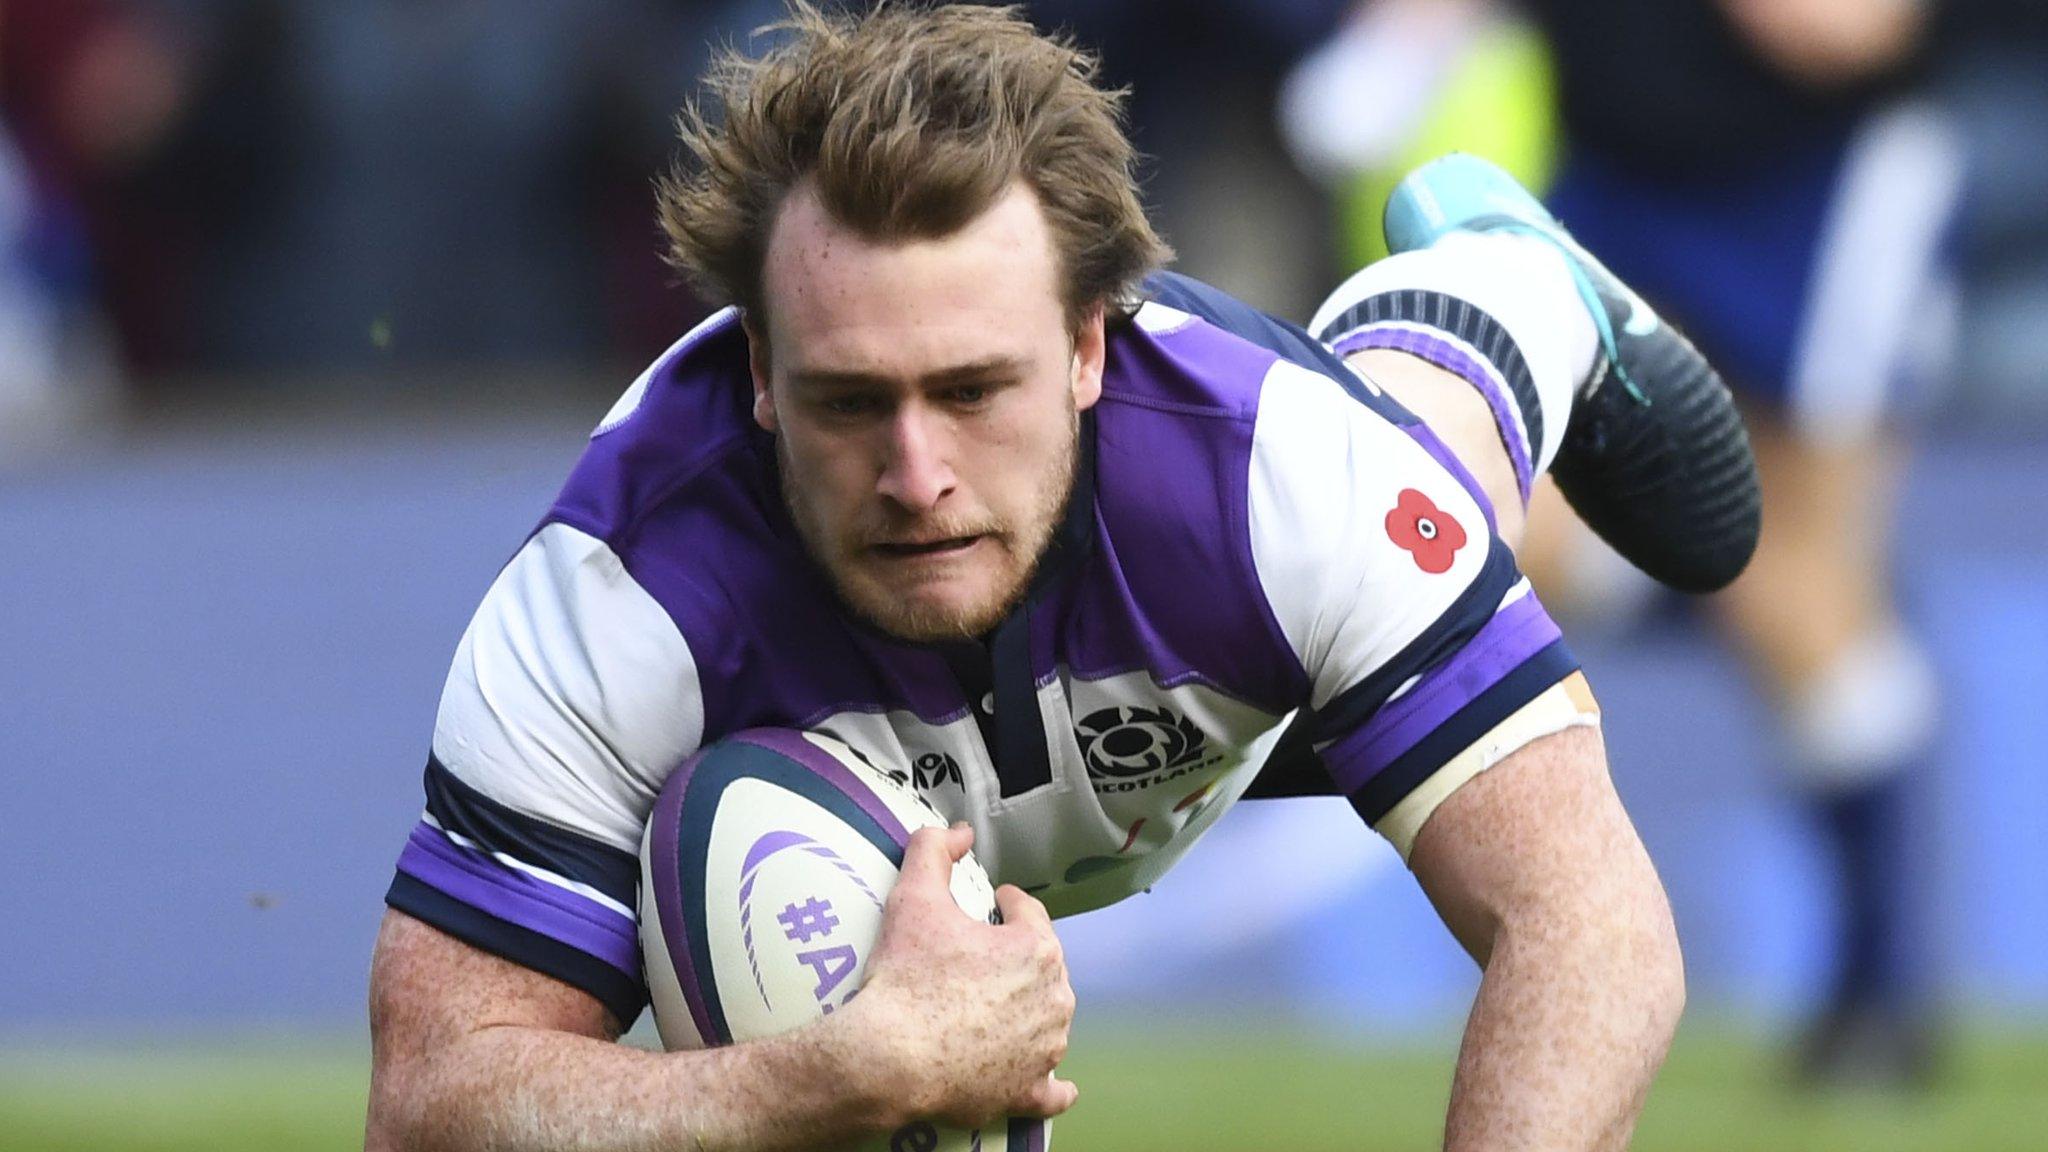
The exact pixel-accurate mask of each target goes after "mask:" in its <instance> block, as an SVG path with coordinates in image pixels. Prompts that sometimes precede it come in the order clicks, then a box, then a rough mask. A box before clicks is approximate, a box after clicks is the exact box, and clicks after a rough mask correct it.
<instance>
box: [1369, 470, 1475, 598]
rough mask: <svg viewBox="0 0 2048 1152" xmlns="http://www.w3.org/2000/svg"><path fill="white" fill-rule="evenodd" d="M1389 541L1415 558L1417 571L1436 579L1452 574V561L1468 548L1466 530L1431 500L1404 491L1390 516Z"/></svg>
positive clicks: (1388, 518)
mask: <svg viewBox="0 0 2048 1152" xmlns="http://www.w3.org/2000/svg"><path fill="white" fill-rule="evenodd" d="M1387 537H1388V538H1389V539H1391V540H1392V541H1393V542H1394V543H1395V545H1396V546H1398V547H1401V548H1404V549H1406V550H1407V552H1408V554H1409V555H1411V556H1413V557H1415V566H1416V567H1418V568H1420V569H1422V570H1423V571H1424V572H1427V573H1429V574H1431V575H1433V576H1434V575H1441V574H1443V573H1445V572H1449V571H1450V570H1451V561H1452V560H1453V559H1455V558H1456V557H1457V555H1458V549H1460V548H1463V547H1464V546H1465V526H1464V525H1462V524H1460V523H1458V522H1457V521H1456V520H1455V519H1453V518H1452V517H1451V514H1450V513H1449V512H1446V511H1444V510H1443V509H1441V508H1439V507H1437V506H1436V504H1435V502H1434V501H1432V500H1430V498H1429V497H1427V496H1424V495H1423V494H1422V493H1420V492H1417V491H1416V490H1415V489H1413V488H1403V489H1401V498H1400V499H1399V500H1398V501H1397V502H1396V503H1395V504H1394V510H1393V511H1391V512H1389V513H1387Z"/></svg>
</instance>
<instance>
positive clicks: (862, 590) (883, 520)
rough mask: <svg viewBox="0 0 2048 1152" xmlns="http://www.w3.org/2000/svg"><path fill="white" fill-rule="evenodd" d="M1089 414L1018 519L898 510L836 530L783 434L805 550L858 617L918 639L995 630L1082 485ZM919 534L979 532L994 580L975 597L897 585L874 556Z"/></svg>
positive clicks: (790, 494)
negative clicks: (928, 593)
mask: <svg viewBox="0 0 2048 1152" xmlns="http://www.w3.org/2000/svg"><path fill="white" fill-rule="evenodd" d="M1080 439H1081V414H1080V412H1079V410H1078V409H1077V410H1074V411H1073V412H1072V413H1071V415H1070V420H1069V424H1068V431H1067V436H1066V438H1065V440H1064V441H1063V442H1062V444H1061V448H1060V451H1059V452H1058V454H1057V455H1056V456H1055V457H1054V459H1053V460H1051V461H1050V462H1049V463H1048V465H1047V467H1046V469H1045V471H1044V472H1043V473H1042V474H1041V475H1040V477H1039V482H1038V484H1037V485H1036V487H1035V488H1034V490H1033V491H1032V493H1031V495H1030V497H1029V499H1028V501H1027V502H1026V504H1025V506H1024V508H1023V509H1022V510H1021V511H1020V512H1019V514H1018V515H1017V517H1016V518H1015V519H1014V521H1005V520H1004V519H1003V518H1002V517H1001V516H999V515H997V514H996V513H994V512H990V513H988V514H986V515H984V516H981V517H978V518H975V519H972V520H957V521H956V520H952V519H949V518H946V517H943V516H940V517H924V518H919V517H913V516H908V515H897V516H891V515H889V514H888V512H887V511H886V510H883V511H880V512H877V513H875V514H872V515H869V516H866V517H864V518H863V519H862V520H860V521H859V522H857V523H855V524H853V525H851V526H849V527H848V528H846V529H844V530H842V531H840V532H838V533H837V534H836V535H835V533H833V532H832V530H831V529H830V528H829V527H828V526H827V525H825V524H824V523H823V522H822V520H821V519H820V517H819V516H818V515H817V514H816V509H815V508H814V507H813V506H812V504H811V502H810V501H809V499H808V498H807V496H806V494H805V492H804V491H803V487H802V485H801V484H799V483H798V482H797V480H796V478H795V477H796V470H795V469H794V468H793V467H791V463H792V462H791V460H790V457H789V453H788V445H787V441H786V439H785V438H784V437H781V436H778V437H776V439H775V457H776V462H777V464H778V465H779V466H780V468H779V471H780V472H781V488H782V502H783V505H784V506H785V507H786V508H788V510H789V518H790V521H791V523H793V524H794V525H795V526H796V531H797V536H798V538H799V539H800V540H801V541H802V542H803V546H804V550H805V551H806V552H808V553H809V554H810V556H811V559H812V560H813V561H815V562H816V563H817V564H818V566H819V567H820V568H822V569H823V570H824V572H825V575H826V577H827V579H828V580H830V582H831V584H832V590H833V592H834V593H835V594H837V596H838V597H839V601H840V604H841V605H842V606H843V607H844V608H845V609H846V610H847V611H848V612H849V613H851V614H852V615H853V616H855V617H857V618H858V619H860V620H862V621H864V622H865V623H867V624H869V625H871V626H872V627H874V628H877V629H879V630H880V631H882V632H883V633H886V634H887V635H889V636H891V637H894V638H896V639H898V640H906V641H909V642H911V643H914V644H936V643H944V642H947V641H961V640H974V639H977V638H979V637H981V636H983V635H986V634H987V633H989V632H990V631H992V630H994V628H995V626H996V625H997V624H1000V623H1002V621H1003V618H1004V617H1006V616H1008V615H1009V614H1010V612H1011V611H1012V610H1013V609H1015V608H1016V607H1017V605H1018V604H1019V603H1021V602H1022V601H1023V599H1024V596H1025V594H1026V593H1027V592H1028V591H1029V590H1030V588H1031V584H1032V580H1033V578H1034V577H1035V576H1036V575H1037V573H1038V569H1039V567H1040V565H1041V564H1042V563H1043V561H1044V559H1045V554H1046V552H1047V551H1048V550H1049V549H1050V548H1051V546H1052V538H1053V533H1054V532H1055V530H1057V529H1058V527H1059V524H1060V521H1061V519H1062V518H1063V516H1064V513H1065V511H1066V506H1067V501H1068V499H1069V498H1070V497H1071V496H1072V495H1073V491H1074V466H1075V461H1076V460H1077V459H1078V457H1079V454H1080ZM904 535H915V536H916V537H918V538H920V539H955V538H961V537H968V536H979V537H982V538H983V540H984V541H985V542H986V543H987V544H989V545H990V546H992V547H994V548H995V549H996V553H997V555H996V562H995V564H994V565H993V567H992V569H991V568H987V567H985V568H984V570H985V571H990V576H989V578H988V586H987V587H985V588H983V589H982V590H981V592H980V593H979V594H978V595H976V596H975V597H974V598H972V599H971V600H967V601H964V602H953V603H935V602H932V601H930V600H928V599H925V598H921V597H919V596H917V595H915V594H914V593H915V589H914V588H912V589H905V588H902V587H890V586H889V582H888V581H886V580H885V579H883V578H882V577H881V576H880V575H879V574H878V573H876V572H874V571H873V569H872V568H870V567H869V564H871V563H872V561H870V560H869V559H868V558H869V557H871V556H872V554H873V553H872V548H873V546H874V545H875V544H876V543H877V542H879V541H884V540H890V539H898V538H901V537H902V536H904Z"/></svg>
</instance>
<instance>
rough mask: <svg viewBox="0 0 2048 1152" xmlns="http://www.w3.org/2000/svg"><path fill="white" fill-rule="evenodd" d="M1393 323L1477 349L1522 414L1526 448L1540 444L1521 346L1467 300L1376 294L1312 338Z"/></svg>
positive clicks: (1538, 410)
mask: <svg viewBox="0 0 2048 1152" xmlns="http://www.w3.org/2000/svg"><path fill="white" fill-rule="evenodd" d="M1396 321H1402V322H1407V323H1410V324H1420V325H1423V326H1425V327H1429V328H1434V329H1436V330H1437V331H1439V332H1448V333H1450V334H1451V335H1453V336H1456V337H1457V338H1458V339H1460V340H1463V341H1464V342H1465V343H1467V344H1470V345H1471V346H1472V347H1473V348H1475V349H1478V351H1479V354H1480V355H1481V356H1484V357H1485V358H1486V359H1487V361H1488V362H1489V363H1491V364H1492V365H1493V366H1494V367H1495V368H1497V369H1499V371H1500V374H1501V377H1502V378H1503V379H1505V380H1506V381H1507V382H1508V388H1509V390H1510V391H1512V392H1513V393H1514V394H1515V405H1516V406H1517V407H1518V408H1520V409H1521V411H1522V423H1523V425H1524V426H1525V427H1526V428H1527V429H1528V432H1529V443H1530V444H1531V445H1532V446H1540V445H1541V444H1542V443H1543V405H1542V404H1541V403H1540V402H1539V401H1538V400H1537V397H1536V377H1535V375H1534V374H1533V373H1531V372H1530V371H1529V362H1528V360H1526V359H1524V358H1523V356H1522V350H1521V348H1520V347H1518V346H1517V345H1516V344H1515V339H1514V337H1512V336H1510V335H1508V330H1507V328H1506V327H1505V326H1503V325H1502V324H1501V322H1500V321H1498V320H1495V319H1494V318H1493V317H1492V316H1490V315H1488V314H1487V313H1486V312H1484V311H1482V310H1481V309H1479V308H1476V307H1474V306H1473V305H1472V304H1471V303H1470V302H1469V301H1465V300H1460V299H1458V298H1457V297H1456V296H1447V295H1445V294H1443V293H1442V292H1425V291H1422V290H1421V289H1418V288H1404V289H1401V290H1400V291H1397V292H1382V293H1380V294H1379V295H1377V296H1368V297H1366V298H1365V299H1363V300H1360V301H1359V302H1358V303H1356V304H1353V305H1352V306H1351V307H1349V308H1346V309H1345V310H1344V312H1343V314H1342V315H1340V316H1338V317H1337V319H1336V320H1334V321H1333V322H1331V323H1330V324H1329V325H1327V326H1325V327H1324V329H1323V330H1322V331H1321V332H1320V333H1318V334H1317V335H1319V336H1321V337H1323V338H1324V339H1327V340H1330V341H1332V342H1333V343H1334V342H1337V341H1338V340H1340V339H1341V338H1342V337H1343V336H1345V335H1346V334H1348V333H1350V332H1353V331H1355V330H1357V329H1359V328H1363V327H1366V326H1368V325H1372V324H1384V323H1390V322H1396Z"/></svg>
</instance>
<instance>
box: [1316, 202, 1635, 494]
mask: <svg viewBox="0 0 2048 1152" xmlns="http://www.w3.org/2000/svg"><path fill="white" fill-rule="evenodd" d="M1309 332H1310V333H1311V334H1312V335H1314V336H1315V337H1316V338H1317V339H1319V340H1321V341H1322V342H1323V343H1325V344H1327V345H1329V346H1330V347H1331V348H1333V349H1334V350H1335V351H1336V352H1337V353H1338V354H1339V355H1344V356H1348V355H1350V354H1351V353H1353V352H1362V351H1366V350H1369V349H1375V348H1387V349H1393V350H1396V351H1400V352H1406V353H1408V354H1410V355H1413V356H1417V357H1420V358H1421V359H1423V360H1426V361H1428V362H1429V363H1431V364H1434V365H1435V366H1437V367H1438V368H1441V369H1443V370H1445V371H1447V372H1450V373H1452V374H1454V375H1456V376H1458V377H1459V378H1461V379H1463V380H1465V381H1466V382H1467V383H1469V384H1471V385H1472V386H1473V387H1474V388H1477V389H1478V390H1479V392H1480V394H1481V395H1482V396H1484V397H1485V398H1486V403H1487V407H1488V408H1490V409H1491V410H1492V412H1493V418H1494V424H1495V426H1496V427H1497V428H1498V429H1499V431H1500V438H1501V444H1502V446H1503V447H1505V448H1506V449H1507V454H1508V459H1509V461H1510V462H1512V463H1513V465H1514V469H1515V481H1516V484H1517V486H1518V487H1519V488H1520V489H1521V494H1522V502H1523V503H1524V504H1527V503H1528V500H1529V490H1530V486H1531V485H1532V484H1534V483H1535V479H1536V477H1537V476H1540V475H1542V474H1543V473H1544V472H1545V471H1547V470H1548V469H1549V467H1550V462H1551V461H1552V460H1553V459H1555V458H1556V456H1557V449H1558V445H1559V444H1561V443H1563V441H1564V430H1565V425H1566V424H1567V423H1568V422H1569V421H1570V419H1571V407H1572V400H1573V398H1574V397H1575V396H1576V395H1577V393H1578V391H1579V389H1580V388H1581V387H1582V386H1583V385H1584V384H1585V382H1586V380H1587V379H1588V378H1589V377H1590V376H1591V375H1592V373H1593V368H1594V363H1595V360H1596V359H1597V358H1598V356H1599V353H1600V342H1599V336H1598V333H1597V332H1596V331H1595V329H1594V327H1593V317H1592V315H1591V314H1590V313H1588V312H1587V311H1586V306H1585V304H1584V302H1583V301H1582V300H1581V298H1580V296H1579V292H1578V288H1577V284H1576V282H1575V281H1574V280H1573V278H1572V273H1571V268H1570V266H1569V265H1568V264H1567V263H1566V262H1565V258H1564V256H1563V255H1562V254H1560V253H1559V252H1558V251H1557V249H1556V248H1555V247H1554V246H1552V245H1551V244H1549V243H1548V242H1546V241H1543V240H1539V239H1536V238H1534V237H1529V236H1522V235H1517V234H1514V233H1508V232H1453V233H1451V234H1449V235H1447V236H1445V237H1444V238H1443V239H1441V240H1438V241H1437V242H1436V243H1435V244H1432V245H1431V246H1429V247H1428V248H1423V249H1418V250H1416V251H1413V252H1403V253H1399V254H1397V255H1394V256H1389V257H1387V258H1386V259H1384V260H1381V261H1378V262H1377V263H1374V264H1371V265H1368V266H1367V267H1365V268H1363V269H1361V270H1359V271H1358V272H1357V273H1356V274H1354V275H1353V276H1352V277H1351V278H1350V279H1349V280H1346V281H1345V282H1344V283H1343V284H1342V285H1340V286H1339V287H1338V288H1337V290H1336V291H1335V292H1333V293H1331V294H1330V297H1329V299H1327V300H1325V301H1324V302H1323V305H1322V307H1321V308H1319V309H1317V310H1316V315H1315V318H1314V319H1313V320H1311V321H1310V322H1309Z"/></svg>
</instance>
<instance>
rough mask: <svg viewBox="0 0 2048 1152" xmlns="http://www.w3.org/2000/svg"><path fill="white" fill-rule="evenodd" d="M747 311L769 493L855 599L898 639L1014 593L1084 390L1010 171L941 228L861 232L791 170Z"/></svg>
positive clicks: (1098, 322) (1065, 484) (991, 607)
mask: <svg viewBox="0 0 2048 1152" xmlns="http://www.w3.org/2000/svg"><path fill="white" fill-rule="evenodd" d="M763 296H764V305H765V307H764V311H765V312H766V313H767V315H766V316H765V317H750V318H749V323H748V336H749V339H750V342H751V345H752V351H753V374H754V417H755V419H756V420H757V421H758V422H759V423H760V425H761V426H762V427H763V428H765V429H767V430H768V431H770V432H773V433H775V435H776V453H777V456H778V458H779V460H780V463H781V469H782V487H783V497H784V499H785V501H786V502H787V503H788V505H789V510H790V516H791V518H792V520H793V521H794V522H795V524H796V528H797V531H798V534H799V535H800V536H801V537H802V538H803V542H804V545H805V547H806V548H808V549H809V550H810V552H811V554H812V555H813V556H814V557H815V558H816V559H817V561H818V562H819V563H820V564H821V565H822V566H823V567H824V569H825V570H826V572H827V573H829V574H830V576H831V578H832V581H833V583H834V585H835V586H836V587H837V589H838V591H839V594H840V596H841V597H842V598H843V599H844V600H845V601H846V603H847V604H848V605H849V606H850V607H851V608H853V610H854V611H856V612H857V613H859V614H860V615H862V616H863V617H866V618H867V619H868V620H870V621H871V622H873V623H874V624H875V625H877V626H879V627H880V628H882V629H883V630H884V631H886V632H889V633H891V634H893V635H896V636H899V637H901V638H903V639H906V640H915V641H935V640H945V639H961V638H966V637H973V636H978V635H980V634H982V633H984V632H987V631H988V630H989V629H991V628H993V627H994V626H995V625H996V624H997V623H998V622H999V621H1001V619H1002V618H1003V616H1004V614H1005V613H1007V612H1008V611H1009V610H1010V608H1011V607H1013V606H1014V605H1015V604H1016V602H1017V601H1018V599H1019V598H1020V597H1021V596H1022V595H1023V593H1024V590H1025V588H1026V587H1027V585H1028V584H1029V582H1030V579H1031V574H1032V572H1033V570H1034V569H1035V568H1036V566H1037V564H1038V561H1039V559H1040V557H1041V556H1042V555H1043V554H1044V552H1045V549H1046V546H1047V544H1048V543H1049V542H1050V540H1051V538H1052V533H1053V530H1054V528H1055V527H1056V526H1057V525H1058V522H1059V518H1060V514H1061V510H1062V508H1063V506H1064V505H1065V503H1066V498H1067V495H1068V493H1069V491H1070V490H1071V488H1072V485H1073V476H1074V460H1075V455H1076V450H1077V446H1078V443H1079V427H1080V425H1079V419H1080V412H1081V410H1082V409H1084V408H1087V407H1089V406H1090V405H1092V404H1094V403H1095V401H1096V399H1097V398H1098V397H1099V396H1100V395H1101V391H1102V363H1103V328H1102V314H1101V312H1100V310H1097V311H1095V312H1093V313H1091V314H1090V315H1089V317H1088V318H1087V319H1086V320H1085V321H1083V323H1082V324H1081V325H1080V327H1079V329H1078V331H1076V330H1073V329H1070V327H1069V325H1068V322H1067V319H1068V318H1067V313H1066V310H1065V308H1064V307H1063V305H1062V301H1061V297H1060V292H1059V268H1058V259H1057V256H1056V255H1055V252H1054V248H1053V243H1052V237H1051V233H1050V232H1049V230H1048V229H1047V227H1046V223H1045V217H1044V214H1043V213H1042V212H1041V210H1040V209H1039V206H1038V200H1037V198H1036V196H1034V195H1033V194H1032V193H1031V192H1030V190H1029V189H1028V188H1026V187H1025V186H1024V185H1022V184H1021V183H1020V184H1018V185H1015V186H1013V187H1012V188H1011V190H1010V191H1009V192H1008V193H1006V194H1005V195H1004V196H1003V197H1002V198H1001V199H999V200H998V201H996V203H995V204H994V205H993V206H991V207H990V208H989V209H988V210H987V211H986V212H984V213H983V214H982V215H980V216H979V217H976V218H975V219H974V220H972V221H971V222H969V223H968V224H967V225H966V226H965V227H964V228H962V229H960V230H959V231H958V232H955V233H953V234H952V235H950V236H946V237H942V238H939V239H935V240H910V241H889V242H880V243H878V242H875V241H872V240H868V239H865V238H863V237H860V236H857V235H855V234H854V233H852V232H850V231H848V230H847V229H845V228H844V227H842V226H840V225H839V224H838V223H837V222H835V221H834V220H832V219H831V217H830V216H829V215H828V214H827V213H826V211H825V210H824V208H823V206H822V205H821V204H820V203H819V202H818V200H817V198H816V196H815V195H814V194H813V193H812V192H811V191H810V190H809V189H808V188H807V187H802V186H800V187H799V188H798V189H797V190H796V191H794V192H792V193H791V195H790V197H789V199H788V201H787V202H786V203H785V204H784V205H783V207H782V210H781V214H780V216H779V218H778V219H777V221H776V224H775V227H774V229H773V231H772V233H771V235H770V237H769V244H768V252H767V258H766V263H765V268H764V278H763Z"/></svg>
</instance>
